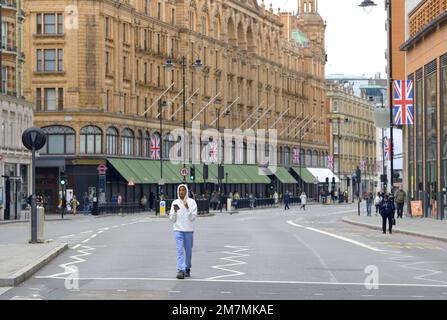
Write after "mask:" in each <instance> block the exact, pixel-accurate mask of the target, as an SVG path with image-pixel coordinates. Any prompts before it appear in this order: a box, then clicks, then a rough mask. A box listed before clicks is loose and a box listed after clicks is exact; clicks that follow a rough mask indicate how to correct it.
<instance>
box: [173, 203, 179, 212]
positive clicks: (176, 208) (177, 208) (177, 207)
mask: <svg viewBox="0 0 447 320" xmlns="http://www.w3.org/2000/svg"><path fill="white" fill-rule="evenodd" d="M179 210H180V207H179V206H178V205H177V204H174V211H175V213H177V211H179Z"/></svg>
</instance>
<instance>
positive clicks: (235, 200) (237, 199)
mask: <svg viewBox="0 0 447 320" xmlns="http://www.w3.org/2000/svg"><path fill="white" fill-rule="evenodd" d="M240 198H241V196H240V195H239V192H237V191H236V192H235V193H234V200H233V206H234V209H237V206H238V203H239V199H240Z"/></svg>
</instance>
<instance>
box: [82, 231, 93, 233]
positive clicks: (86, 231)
mask: <svg viewBox="0 0 447 320" xmlns="http://www.w3.org/2000/svg"><path fill="white" fill-rule="evenodd" d="M92 232H93V231H92V230H89V231H84V232H81V233H92Z"/></svg>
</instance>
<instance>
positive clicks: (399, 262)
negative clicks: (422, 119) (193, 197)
mask: <svg viewBox="0 0 447 320" xmlns="http://www.w3.org/2000/svg"><path fill="white" fill-rule="evenodd" d="M356 212H357V207H356V205H337V206H321V205H314V206H310V207H309V208H308V209H307V210H306V211H303V210H300V209H299V207H291V210H287V211H284V210H283V209H282V208H272V209H264V210H252V211H246V212H239V213H238V214H237V215H230V214H226V213H222V214H220V213H218V214H216V215H215V216H214V217H212V218H205V219H197V220H196V222H195V229H196V231H195V235H194V248H193V261H192V264H193V266H192V273H191V274H192V276H191V278H189V279H185V280H178V279H176V278H175V275H176V273H177V268H176V248H175V239H174V236H173V233H172V223H171V222H170V221H169V220H167V219H154V218H153V217H152V216H149V215H147V214H135V215H129V216H108V217H104V218H101V219H95V218H93V217H91V216H88V217H85V218H82V219H78V220H76V221H72V222H71V223H66V222H61V221H50V222H47V223H46V224H45V238H46V239H53V241H54V242H55V243H59V242H66V243H68V247H69V249H68V250H66V251H65V252H63V253H62V254H60V255H59V256H57V257H56V258H55V259H54V260H52V261H51V262H49V263H48V264H47V265H46V266H44V267H43V268H42V269H40V270H39V271H38V272H37V273H35V274H34V275H33V276H32V277H30V278H28V279H27V280H26V281H24V282H22V283H21V284H19V285H18V286H16V287H12V288H11V287H10V288H7V289H4V290H2V288H0V300H24V299H26V300H30V299H32V300H35V299H43V300H46V299H50V300H73V299H75V300H77V299H88V300H93V299H138V300H140V299H155V300H160V299H166V300H185V299H186V300H216V301H225V300H247V299H254V300H278V299H279V300H297V299H305V300H307V299H309V300H314V299H317V300H345V299H355V300H397V299H409V300H420V299H437V300H446V299H447V243H446V242H444V241H438V240H434V239H426V238H421V237H415V236H411V235H407V234H399V233H393V234H392V235H390V234H386V235H385V234H382V232H381V231H379V230H373V229H370V228H365V227H363V226H357V225H350V224H347V223H345V222H344V221H343V220H342V219H343V218H346V217H348V216H349V217H354V216H356V214H357V213H356ZM362 214H363V213H362ZM372 218H373V219H376V217H372ZM371 221H372V220H371ZM376 221H378V220H376ZM398 224H400V221H398ZM28 229H29V227H28V226H27V225H23V224H15V225H14V224H13V225H3V226H0V230H1V232H0V244H4V243H11V242H14V241H15V242H19V243H20V242H21V241H23V238H27V236H28V232H29V230H28ZM67 266H70V268H67Z"/></svg>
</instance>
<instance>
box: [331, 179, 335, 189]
mask: <svg viewBox="0 0 447 320" xmlns="http://www.w3.org/2000/svg"><path fill="white" fill-rule="evenodd" d="M332 190H335V177H332Z"/></svg>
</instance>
